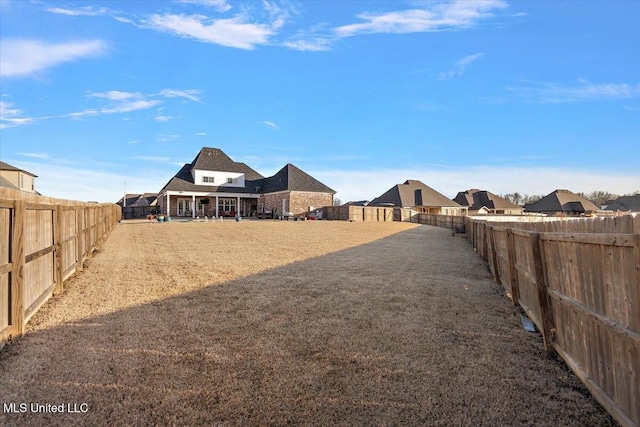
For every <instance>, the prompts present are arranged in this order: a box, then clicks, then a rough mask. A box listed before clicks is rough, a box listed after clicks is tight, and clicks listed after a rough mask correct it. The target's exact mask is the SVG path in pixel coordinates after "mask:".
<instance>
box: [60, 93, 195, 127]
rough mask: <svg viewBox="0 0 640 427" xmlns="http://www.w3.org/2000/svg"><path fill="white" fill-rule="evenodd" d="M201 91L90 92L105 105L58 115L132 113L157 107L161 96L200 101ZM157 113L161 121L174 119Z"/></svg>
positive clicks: (156, 116)
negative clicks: (148, 92) (152, 92)
mask: <svg viewBox="0 0 640 427" xmlns="http://www.w3.org/2000/svg"><path fill="white" fill-rule="evenodd" d="M199 93H200V91H198V90H193V89H188V90H177V89H163V90H161V91H160V92H158V93H157V94H143V93H141V92H124V91H119V90H110V91H106V92H90V93H89V94H88V96H89V98H97V99H99V100H101V101H102V102H103V103H104V104H105V105H104V106H102V107H100V108H90V109H86V110H83V111H78V112H73V113H69V114H64V115H62V116H57V117H70V118H73V119H80V118H83V117H88V116H99V115H103V114H119V113H130V112H133V111H140V110H148V109H150V108H153V107H156V106H158V105H160V104H161V103H162V100H161V99H160V98H175V97H182V98H185V99H188V100H192V101H200V98H199V97H198V96H197V94H199ZM161 110H162V109H159V110H158V114H156V115H155V116H154V117H153V118H154V120H157V121H159V122H166V121H169V120H171V119H173V117H172V116H169V115H166V114H160V111H161Z"/></svg>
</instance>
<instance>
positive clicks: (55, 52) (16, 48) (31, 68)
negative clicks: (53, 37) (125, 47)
mask: <svg viewBox="0 0 640 427" xmlns="http://www.w3.org/2000/svg"><path fill="white" fill-rule="evenodd" d="M106 51H107V44H106V43H105V42H104V41H102V40H83V41H72V42H67V43H48V42H45V41H41V40H28V39H7V40H0V52H2V54H1V55H0V77H25V76H32V75H34V74H37V73H39V72H41V71H44V70H46V69H49V68H51V67H54V66H56V65H59V64H62V63H65V62H70V61H74V60H78V59H80V58H85V57H95V56H99V55H102V54H104V53H105V52H106Z"/></svg>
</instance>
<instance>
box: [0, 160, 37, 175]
mask: <svg viewBox="0 0 640 427" xmlns="http://www.w3.org/2000/svg"><path fill="white" fill-rule="evenodd" d="M0 171H11V172H22V173H26V174H27V175H31V176H32V177H34V178H37V177H38V175H34V174H32V173H31V172H28V171H26V170H24V169H20V168H17V167H15V166H13V165H10V164H9V163H5V162H1V161H0Z"/></svg>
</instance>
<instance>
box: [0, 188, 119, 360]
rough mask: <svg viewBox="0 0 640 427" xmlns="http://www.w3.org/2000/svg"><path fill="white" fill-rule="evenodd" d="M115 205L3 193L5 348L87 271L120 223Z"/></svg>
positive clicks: (1, 337)
mask: <svg viewBox="0 0 640 427" xmlns="http://www.w3.org/2000/svg"><path fill="white" fill-rule="evenodd" d="M120 215H121V211H120V207H119V206H117V205H115V204H97V203H83V202H75V201H69V200H60V199H53V198H49V197H42V196H38V195H34V194H29V193H24V192H21V191H17V190H9V189H5V188H0V348H2V347H3V346H4V345H5V343H6V342H7V341H8V340H11V339H14V338H17V337H19V336H20V335H22V334H23V332H24V326H25V324H26V323H27V322H28V321H29V319H30V318H31V316H33V314H34V313H35V312H36V311H37V310H38V309H39V308H40V307H41V306H42V304H44V302H45V301H46V300H47V299H49V297H51V295H52V294H54V293H55V294H58V293H60V292H62V290H63V283H64V281H65V280H66V279H67V278H68V277H69V276H71V275H72V274H73V273H74V272H76V271H80V270H82V263H83V261H84V260H85V259H87V258H88V257H90V256H91V252H93V251H94V250H95V249H96V245H97V244H98V242H99V241H100V240H102V239H104V238H105V237H106V236H107V234H108V233H109V231H111V229H112V228H113V227H114V225H115V224H116V223H117V222H118V221H119V220H120Z"/></svg>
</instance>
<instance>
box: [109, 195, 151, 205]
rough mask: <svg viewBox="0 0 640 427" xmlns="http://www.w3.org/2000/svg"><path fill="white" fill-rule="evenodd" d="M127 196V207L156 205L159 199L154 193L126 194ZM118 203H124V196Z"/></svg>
mask: <svg viewBox="0 0 640 427" xmlns="http://www.w3.org/2000/svg"><path fill="white" fill-rule="evenodd" d="M125 197H126V198H127V205H126V207H130V206H155V204H156V201H157V199H158V197H157V195H156V194H154V193H144V194H127V195H126V196H125ZM116 205H118V206H122V205H123V197H121V198H120V200H118V201H117V202H116Z"/></svg>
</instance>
